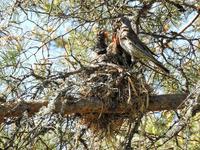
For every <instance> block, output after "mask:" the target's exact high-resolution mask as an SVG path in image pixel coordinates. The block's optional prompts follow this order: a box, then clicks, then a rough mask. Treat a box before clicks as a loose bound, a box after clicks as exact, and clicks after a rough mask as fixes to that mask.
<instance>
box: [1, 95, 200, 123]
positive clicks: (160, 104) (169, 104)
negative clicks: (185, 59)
mask: <svg viewBox="0 0 200 150" xmlns="http://www.w3.org/2000/svg"><path fill="white" fill-rule="evenodd" d="M186 97H187V95H186V94H167V95H154V96H150V97H149V106H148V108H147V109H146V112H148V111H162V110H176V109H181V108H182V107H183V105H182V104H183V102H184V100H185V98H186ZM43 106H45V107H47V106H48V101H37V102H36V101H31V102H29V101H26V102H25V101H21V102H19V101H18V102H7V103H2V104H1V105H0V122H4V119H5V118H8V117H19V116H21V115H22V114H23V113H24V112H26V111H27V113H28V115H29V116H33V115H34V114H35V113H37V112H39V111H40V108H42V107H43ZM127 108H128V105H127V104H120V105H119V106H117V107H116V108H115V109H114V110H113V109H110V108H109V106H106V105H105V104H103V103H102V101H101V100H100V99H98V98H95V97H94V98H90V99H81V100H79V101H77V102H68V101H63V102H62V103H57V104H56V103H55V107H54V109H53V110H52V111H53V113H63V114H64V115H68V114H74V113H80V114H84V113H91V112H96V113H129V112H130V109H127ZM129 108H130V107H129ZM195 111H197V112H198V111H199V110H198V109H196V110H195Z"/></svg>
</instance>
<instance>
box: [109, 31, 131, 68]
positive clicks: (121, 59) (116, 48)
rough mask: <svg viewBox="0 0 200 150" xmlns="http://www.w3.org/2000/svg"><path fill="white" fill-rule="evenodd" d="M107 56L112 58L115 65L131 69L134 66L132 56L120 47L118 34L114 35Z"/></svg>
mask: <svg viewBox="0 0 200 150" xmlns="http://www.w3.org/2000/svg"><path fill="white" fill-rule="evenodd" d="M106 51H107V55H108V57H110V60H112V62H113V63H115V64H118V65H121V66H125V67H130V66H131V64H132V60H131V55H130V54H129V53H127V52H126V51H124V49H123V48H122V47H121V46H120V43H119V38H118V37H117V33H116V32H114V33H113V35H112V42H111V43H110V44H109V45H108V47H107V50H106Z"/></svg>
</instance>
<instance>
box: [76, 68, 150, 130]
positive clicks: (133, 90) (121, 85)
mask: <svg viewBox="0 0 200 150" xmlns="http://www.w3.org/2000/svg"><path fill="white" fill-rule="evenodd" d="M81 78H82V80H83V81H84V83H83V84H82V87H81V90H80V92H81V93H80V95H81V97H82V98H87V97H98V98H100V99H101V101H102V104H104V105H103V107H105V106H106V107H109V108H108V109H110V110H113V113H109V114H108V113H104V112H101V113H89V114H81V123H82V124H84V125H86V126H88V127H89V128H90V129H92V131H93V132H99V131H106V132H108V131H109V132H118V130H119V129H120V128H121V126H122V125H123V123H124V122H127V121H129V120H130V119H131V120H134V119H136V118H137V117H138V116H140V115H141V114H142V113H144V112H145V109H146V108H147V107H148V96H149V95H151V94H152V88H151V87H150V86H149V85H148V84H146V82H145V79H144V76H142V75H141V73H139V71H136V72H130V69H127V68H121V67H119V66H114V67H113V66H106V65H105V66H101V67H99V68H98V69H96V70H95V71H93V72H90V71H86V72H85V75H84V76H83V75H82V76H81ZM121 104H123V105H126V106H127V109H129V110H130V111H129V113H126V114H121V113H115V110H116V109H117V107H118V106H120V105H121Z"/></svg>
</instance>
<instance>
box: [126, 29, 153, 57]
mask: <svg viewBox="0 0 200 150" xmlns="http://www.w3.org/2000/svg"><path fill="white" fill-rule="evenodd" d="M127 36H128V38H129V39H130V40H131V41H132V42H133V43H134V45H135V46H136V47H137V48H138V49H139V50H141V51H145V53H149V54H151V55H153V56H157V55H156V54H155V53H154V52H152V51H151V50H150V49H149V48H148V47H147V46H146V45H145V44H144V43H143V42H142V41H141V40H140V39H139V38H138V36H137V35H136V34H135V33H134V31H132V32H129V33H128V35H127Z"/></svg>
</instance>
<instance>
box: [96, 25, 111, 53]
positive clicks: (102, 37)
mask: <svg viewBox="0 0 200 150" xmlns="http://www.w3.org/2000/svg"><path fill="white" fill-rule="evenodd" d="M107 40H108V32H107V31H106V30H105V29H102V30H100V31H99V32H98V33H97V39H96V44H95V46H94V49H93V51H94V52H96V53H97V55H102V54H106V52H107V51H106V49H107V47H108V45H107Z"/></svg>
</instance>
